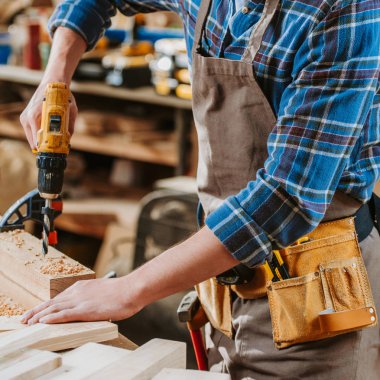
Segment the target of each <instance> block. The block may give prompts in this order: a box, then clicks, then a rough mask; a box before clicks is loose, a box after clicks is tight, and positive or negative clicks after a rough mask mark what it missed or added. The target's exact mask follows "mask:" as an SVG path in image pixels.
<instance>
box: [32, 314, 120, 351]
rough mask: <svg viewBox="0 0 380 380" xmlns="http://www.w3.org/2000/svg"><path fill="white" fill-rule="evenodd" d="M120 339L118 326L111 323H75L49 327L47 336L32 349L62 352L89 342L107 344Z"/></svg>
mask: <svg viewBox="0 0 380 380" xmlns="http://www.w3.org/2000/svg"><path fill="white" fill-rule="evenodd" d="M117 337H118V329H117V325H115V324H114V323H111V322H106V321H100V322H74V323H62V324H56V325H49V330H47V333H46V335H45V336H44V338H43V339H41V340H40V341H39V342H38V343H35V344H33V345H32V346H31V347H32V348H37V349H40V350H49V351H61V350H67V349H69V348H76V347H79V346H81V345H82V344H85V343H89V342H95V343H97V342H105V341H108V340H111V339H116V338H117Z"/></svg>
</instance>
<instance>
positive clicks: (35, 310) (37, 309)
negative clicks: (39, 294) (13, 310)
mask: <svg viewBox="0 0 380 380" xmlns="http://www.w3.org/2000/svg"><path fill="white" fill-rule="evenodd" d="M52 302H53V300H49V301H46V302H44V303H42V304H40V305H38V306H36V307H34V308H33V309H31V310H29V311H27V312H26V313H24V314H23V315H22V317H21V322H22V323H27V322H28V321H29V320H30V319H31V318H32V317H33V316H34V315H36V314H37V313H39V312H41V311H42V310H44V309H46V308H47V307H49V306H50V305H51V304H52Z"/></svg>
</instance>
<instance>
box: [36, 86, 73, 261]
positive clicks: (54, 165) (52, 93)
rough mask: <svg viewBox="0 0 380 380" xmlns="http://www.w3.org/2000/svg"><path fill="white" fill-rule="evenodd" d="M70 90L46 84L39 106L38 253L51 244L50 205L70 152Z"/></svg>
mask: <svg viewBox="0 0 380 380" xmlns="http://www.w3.org/2000/svg"><path fill="white" fill-rule="evenodd" d="M69 107H70V90H69V89H68V88H67V86H66V84H65V83H49V84H48V85H47V87H46V90H45V97H44V100H43V105H42V116H41V128H40V130H39V131H38V133H37V149H36V152H35V153H36V154H37V167H38V191H39V193H40V196H41V197H42V198H43V199H45V207H43V208H42V214H43V215H44V224H43V242H42V251H43V254H44V255H46V254H47V252H48V245H49V238H50V240H51V236H50V234H51V224H52V223H51V221H52V220H53V216H54V209H53V208H52V201H53V200H54V199H56V198H58V196H59V195H60V193H61V192H62V186H63V175H64V170H65V169H66V157H67V155H68V154H69V150H70V137H71V136H70V133H69V129H68V124H69Z"/></svg>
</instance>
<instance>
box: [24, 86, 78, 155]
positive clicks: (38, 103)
mask: <svg viewBox="0 0 380 380" xmlns="http://www.w3.org/2000/svg"><path fill="white" fill-rule="evenodd" d="M49 82H53V81H44V82H41V84H40V85H39V86H38V88H37V90H36V92H35V93H34V95H33V96H32V99H30V102H29V104H28V105H27V106H26V108H25V109H24V111H23V112H22V114H21V115H20V122H21V125H22V127H23V128H24V132H25V135H26V138H27V139H28V143H29V145H30V147H31V149H36V148H37V131H38V130H39V129H40V127H41V125H40V124H41V113H42V101H43V98H44V94H45V89H46V86H47V84H48V83H49ZM70 99H71V103H70V113H69V132H70V134H71V135H72V134H73V132H74V123H75V119H76V117H77V114H78V108H77V105H76V102H75V98H74V96H73V95H72V94H71V98H70Z"/></svg>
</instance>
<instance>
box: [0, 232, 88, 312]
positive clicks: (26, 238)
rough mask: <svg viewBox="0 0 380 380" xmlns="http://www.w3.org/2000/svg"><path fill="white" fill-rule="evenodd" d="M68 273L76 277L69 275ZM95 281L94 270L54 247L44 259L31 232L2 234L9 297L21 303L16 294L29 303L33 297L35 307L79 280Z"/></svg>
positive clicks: (0, 252)
mask: <svg viewBox="0 0 380 380" xmlns="http://www.w3.org/2000/svg"><path fill="white" fill-rule="evenodd" d="M52 266H54V271H52V268H51V267H52ZM65 269H70V271H69V272H72V273H73V274H70V273H66V274H65ZM59 271H60V273H59ZM43 272H44V273H43ZM53 272H55V273H59V274H53ZM91 278H95V273H94V272H93V271H92V270H90V269H88V268H86V267H84V266H83V265H81V264H79V263H78V262H76V261H75V260H72V259H71V258H69V257H67V256H66V255H64V254H62V253H61V252H59V251H58V250H56V249H54V248H53V247H49V252H48V254H47V255H46V257H45V258H44V257H43V255H42V253H41V241H40V240H39V239H37V238H35V237H34V236H32V235H30V234H29V233H27V232H24V231H10V232H3V233H0V286H3V284H2V283H6V284H8V285H4V287H7V294H8V295H10V296H12V297H13V298H15V299H16V300H17V301H19V302H22V300H21V299H20V298H21V297H18V295H17V294H15V293H18V292H20V294H21V296H22V298H23V299H28V296H27V294H30V300H29V303H30V304H32V305H33V304H35V303H36V302H37V301H38V302H41V301H46V300H49V299H51V298H53V297H54V296H56V295H57V294H58V293H60V292H62V291H63V290H65V289H66V288H68V287H69V286H71V285H72V284H74V283H75V282H76V281H78V280H85V279H91ZM13 288H14V289H15V290H14V289H13ZM9 291H10V292H11V293H9ZM38 302H37V303H38ZM24 306H26V305H24ZM28 306H29V305H28Z"/></svg>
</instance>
